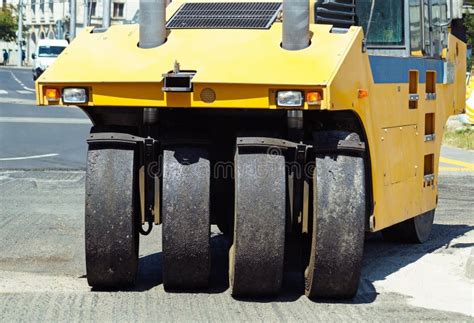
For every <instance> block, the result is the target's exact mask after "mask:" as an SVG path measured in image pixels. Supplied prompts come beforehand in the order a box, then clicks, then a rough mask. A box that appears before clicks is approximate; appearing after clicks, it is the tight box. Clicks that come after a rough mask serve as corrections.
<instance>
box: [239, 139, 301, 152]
mask: <svg viewBox="0 0 474 323" xmlns="http://www.w3.org/2000/svg"><path fill="white" fill-rule="evenodd" d="M237 146H238V147H250V148H268V147H275V148H281V149H285V150H286V149H296V148H297V147H298V144H296V143H294V142H291V141H288V140H283V139H275V138H266V137H238V138H237Z"/></svg>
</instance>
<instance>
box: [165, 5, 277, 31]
mask: <svg viewBox="0 0 474 323" xmlns="http://www.w3.org/2000/svg"><path fill="white" fill-rule="evenodd" d="M281 7H282V4H281V2H193V3H185V4H183V5H182V6H181V7H180V8H179V9H178V11H176V13H175V14H174V15H173V17H171V19H170V20H168V22H167V24H166V28H168V29H268V28H270V26H271V25H272V24H273V22H274V21H275V19H276V18H277V16H278V13H279V12H280V11H281Z"/></svg>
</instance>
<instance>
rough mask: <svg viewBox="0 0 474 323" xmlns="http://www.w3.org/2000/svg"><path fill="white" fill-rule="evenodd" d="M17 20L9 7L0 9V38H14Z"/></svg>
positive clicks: (9, 39) (11, 39) (8, 39)
mask: <svg viewBox="0 0 474 323" xmlns="http://www.w3.org/2000/svg"><path fill="white" fill-rule="evenodd" d="M17 25H18V23H17V20H16V17H15V16H14V15H13V10H12V9H11V8H9V7H6V8H5V7H4V8H2V9H0V40H3V41H7V42H10V41H14V40H15V39H16V31H17Z"/></svg>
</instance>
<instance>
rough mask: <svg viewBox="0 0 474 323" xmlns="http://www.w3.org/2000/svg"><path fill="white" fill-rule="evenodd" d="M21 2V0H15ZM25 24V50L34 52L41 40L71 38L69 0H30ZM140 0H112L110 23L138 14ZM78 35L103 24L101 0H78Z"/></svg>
mask: <svg viewBox="0 0 474 323" xmlns="http://www.w3.org/2000/svg"><path fill="white" fill-rule="evenodd" d="M16 1H18V0H16ZM27 1H28V2H27V3H26V8H25V13H26V22H25V25H26V27H27V28H28V40H27V45H26V47H27V48H26V50H27V53H28V58H30V59H31V53H34V51H35V49H36V44H37V42H38V39H44V38H50V39H69V33H70V29H69V28H70V26H69V22H70V19H71V14H70V0H27ZM138 1H139V0H132V1H130V0H128V1H127V0H112V3H111V23H112V24H123V23H127V22H129V21H131V20H132V19H133V17H134V16H135V15H136V13H137V11H138V6H139V2H138ZM76 8H77V12H76V35H77V34H78V33H79V32H80V31H81V30H82V29H83V28H84V27H85V26H90V25H92V26H101V25H102V12H103V3H102V0H77V3H76Z"/></svg>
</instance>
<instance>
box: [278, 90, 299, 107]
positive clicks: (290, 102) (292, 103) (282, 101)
mask: <svg viewBox="0 0 474 323" xmlns="http://www.w3.org/2000/svg"><path fill="white" fill-rule="evenodd" d="M277 105H278V106H280V107H301V106H303V92H301V91H278V92H277Z"/></svg>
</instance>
